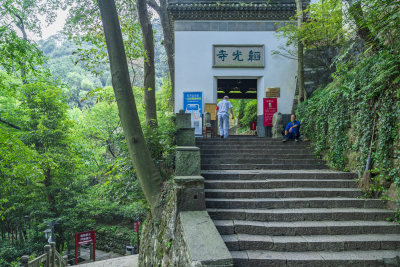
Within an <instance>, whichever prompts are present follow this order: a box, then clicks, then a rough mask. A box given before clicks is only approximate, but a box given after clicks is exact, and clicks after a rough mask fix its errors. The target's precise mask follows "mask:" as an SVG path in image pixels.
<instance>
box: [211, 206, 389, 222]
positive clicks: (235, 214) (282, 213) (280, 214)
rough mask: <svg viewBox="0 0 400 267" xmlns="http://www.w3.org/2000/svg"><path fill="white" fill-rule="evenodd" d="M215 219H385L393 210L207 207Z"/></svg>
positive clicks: (289, 220)
mask: <svg viewBox="0 0 400 267" xmlns="http://www.w3.org/2000/svg"><path fill="white" fill-rule="evenodd" d="M207 211H208V214H209V215H210V216H211V218H212V219H215V220H249V221H269V222H294V221H322V220H328V221H351V220H366V221H385V220H387V219H390V218H393V212H392V211H389V210H383V209H360V208H332V209H318V208H305V209H298V208H297V209H246V210H245V209H207Z"/></svg>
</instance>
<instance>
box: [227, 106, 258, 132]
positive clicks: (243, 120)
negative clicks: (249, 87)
mask: <svg viewBox="0 0 400 267" xmlns="http://www.w3.org/2000/svg"><path fill="white" fill-rule="evenodd" d="M229 101H230V102H231V103H232V106H233V114H234V115H235V118H236V119H237V125H238V128H239V131H238V133H241V132H244V131H247V130H249V129H250V123H251V122H257V100H256V99H230V100H229Z"/></svg>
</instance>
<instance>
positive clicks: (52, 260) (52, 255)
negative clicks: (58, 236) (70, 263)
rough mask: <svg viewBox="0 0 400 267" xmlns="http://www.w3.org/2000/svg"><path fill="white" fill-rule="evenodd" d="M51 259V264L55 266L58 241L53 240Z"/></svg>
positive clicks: (52, 266)
mask: <svg viewBox="0 0 400 267" xmlns="http://www.w3.org/2000/svg"><path fill="white" fill-rule="evenodd" d="M50 246H51V259H50V262H51V263H50V266H51V267H55V262H56V259H55V258H56V242H51V243H50Z"/></svg>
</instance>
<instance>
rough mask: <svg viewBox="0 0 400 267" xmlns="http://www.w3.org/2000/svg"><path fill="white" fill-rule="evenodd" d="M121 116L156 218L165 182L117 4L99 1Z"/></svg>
mask: <svg viewBox="0 0 400 267" xmlns="http://www.w3.org/2000/svg"><path fill="white" fill-rule="evenodd" d="M98 4H99V8H100V13H101V19H102V22H103V29H104V33H105V37H106V42H107V50H108V57H109V60H110V67H111V75H112V84H113V88H114V94H115V99H116V101H117V105H118V110H119V116H120V119H121V124H122V128H123V130H124V134H125V138H126V143H127V145H128V150H129V154H130V156H131V159H132V162H133V165H134V167H135V169H136V172H137V176H138V179H139V182H140V184H141V186H142V189H143V192H144V194H145V197H146V199H147V201H148V203H149V205H150V208H151V211H152V213H153V214H154V217H155V218H157V217H159V214H160V211H161V210H160V204H161V203H160V193H161V188H162V178H161V175H160V172H159V171H158V169H157V168H156V166H155V164H154V161H153V160H152V158H151V155H150V152H149V150H148V148H147V146H146V142H145V139H144V135H143V131H142V128H141V126H140V121H139V117H138V113H137V109H136V104H135V98H134V95H133V93H132V87H131V82H130V78H129V72H128V64H127V61H126V56H125V50H124V45H123V41H122V34H121V29H120V25H119V21H118V14H117V10H116V7H115V3H114V0H98Z"/></svg>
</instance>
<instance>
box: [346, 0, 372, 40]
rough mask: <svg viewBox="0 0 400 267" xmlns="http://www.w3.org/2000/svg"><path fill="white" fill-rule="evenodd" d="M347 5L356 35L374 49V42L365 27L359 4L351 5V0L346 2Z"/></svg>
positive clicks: (358, 2)
mask: <svg viewBox="0 0 400 267" xmlns="http://www.w3.org/2000/svg"><path fill="white" fill-rule="evenodd" d="M346 1H347V3H348V4H349V13H350V15H351V16H352V18H353V20H354V22H355V24H356V27H357V35H358V36H359V37H360V38H361V39H362V40H363V41H364V42H365V43H366V44H370V45H372V46H373V47H375V44H374V40H373V38H372V36H371V31H370V30H369V28H368V27H367V26H366V25H365V21H364V12H363V10H362V6H361V2H360V1H357V2H355V3H353V2H354V1H353V0H346Z"/></svg>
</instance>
